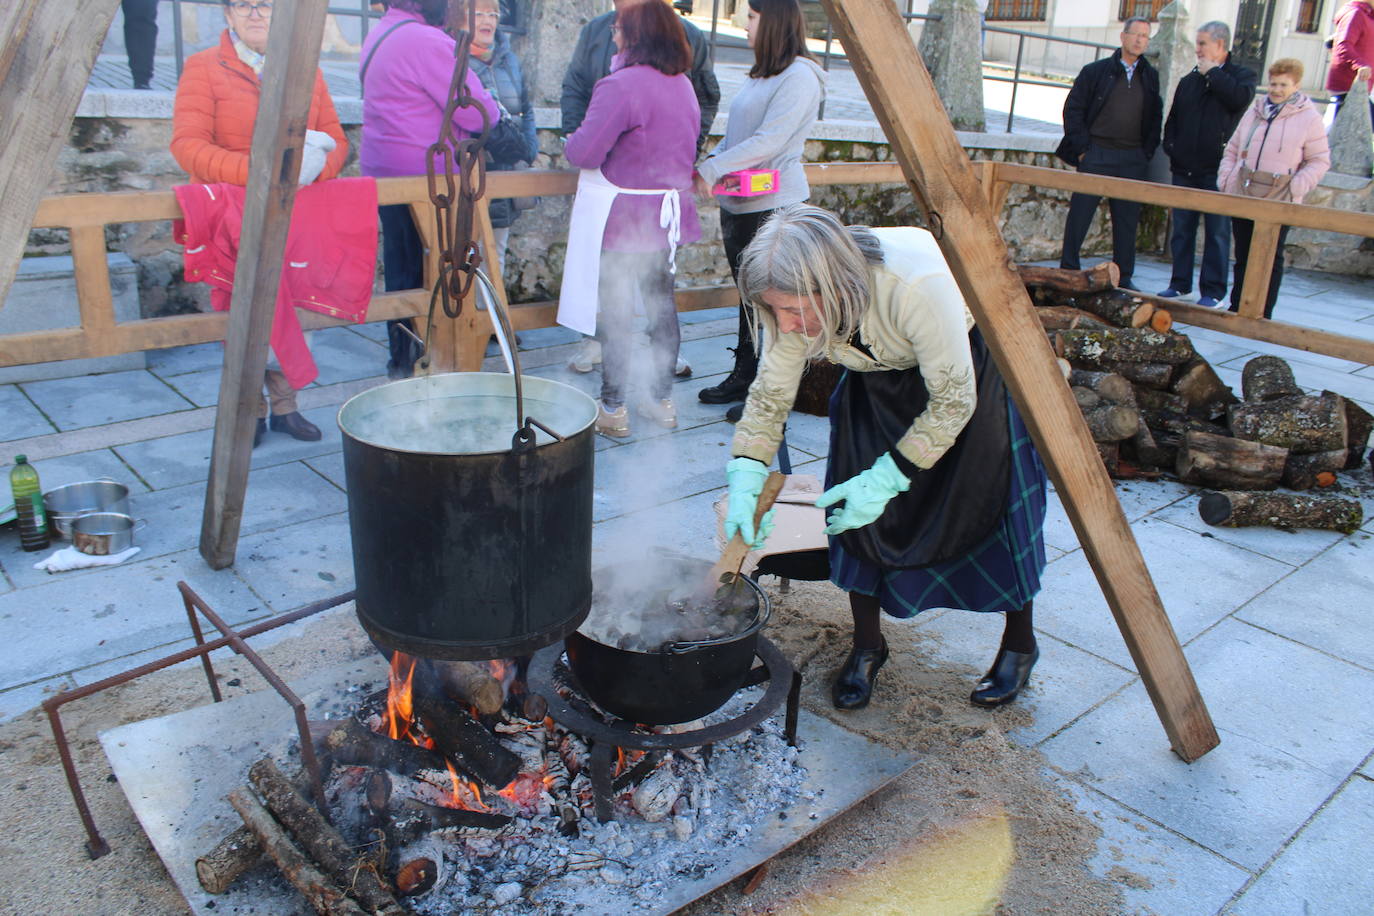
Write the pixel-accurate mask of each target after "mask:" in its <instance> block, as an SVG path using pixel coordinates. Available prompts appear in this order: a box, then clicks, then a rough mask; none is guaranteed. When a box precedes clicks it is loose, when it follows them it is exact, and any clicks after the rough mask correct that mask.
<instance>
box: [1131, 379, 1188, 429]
mask: <svg viewBox="0 0 1374 916" xmlns="http://www.w3.org/2000/svg"><path fill="white" fill-rule="evenodd" d="M1134 387H1135V406H1136V408H1137V409H1139V410H1140V411H1142V412H1145V413H1146V414H1147V419H1148V413H1149V412H1151V411H1159V412H1167V413H1170V414H1179V415H1182V414H1185V413H1187V412H1188V402H1187V401H1185V400H1183V397H1182V396H1181V395H1177V394H1174V393H1173V392H1172V391H1164V390H1161V389H1159V388H1152V387H1150V386H1148V385H1135V386H1134ZM1150 425H1151V426H1153V425H1154V424H1153V423H1151V424H1150Z"/></svg>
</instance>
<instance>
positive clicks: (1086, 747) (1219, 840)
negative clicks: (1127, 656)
mask: <svg viewBox="0 0 1374 916" xmlns="http://www.w3.org/2000/svg"><path fill="white" fill-rule="evenodd" d="M1186 654H1187V658H1188V662H1189V664H1190V665H1191V666H1192V670H1193V674H1194V675H1195V677H1196V678H1197V683H1198V687H1199V689H1200V690H1201V692H1202V696H1203V698H1204V700H1206V702H1207V704H1208V709H1209V710H1210V712H1211V715H1212V718H1213V721H1214V722H1215V723H1216V726H1217V730H1218V733H1219V734H1220V736H1221V744H1220V745H1219V746H1218V747H1216V748H1215V749H1213V750H1212V751H1211V752H1210V753H1208V754H1207V755H1205V756H1203V757H1202V758H1200V759H1199V760H1197V761H1194V762H1193V763H1192V764H1185V763H1183V762H1182V761H1180V760H1179V759H1178V758H1177V757H1176V756H1174V754H1173V752H1172V751H1170V750H1169V749H1168V741H1167V739H1166V738H1165V735H1164V732H1163V729H1162V728H1161V727H1160V726H1159V725H1158V723H1157V717H1156V715H1155V713H1154V710H1153V707H1152V706H1151V705H1150V702H1149V699H1148V697H1147V695H1146V693H1145V688H1144V687H1143V686H1142V685H1140V684H1134V685H1132V686H1130V687H1127V688H1126V689H1125V690H1124V691H1122V692H1121V693H1120V694H1118V695H1117V696H1115V697H1113V698H1112V699H1111V700H1108V701H1107V702H1106V703H1104V704H1103V705H1102V706H1100V707H1098V708H1097V709H1095V710H1093V711H1092V712H1090V713H1089V714H1088V715H1086V716H1084V717H1083V718H1082V719H1080V720H1078V721H1077V722H1075V723H1074V724H1073V725H1071V726H1069V728H1067V729H1065V730H1064V731H1063V732H1061V733H1060V734H1058V735H1056V736H1055V737H1053V738H1051V739H1050V740H1049V741H1047V742H1045V743H1044V744H1043V745H1041V749H1042V751H1043V752H1044V754H1045V756H1046V758H1047V759H1048V760H1049V762H1050V764H1051V765H1053V766H1055V767H1057V768H1058V769H1060V770H1061V771H1064V772H1067V773H1070V774H1072V775H1073V776H1074V778H1076V779H1079V780H1081V781H1082V782H1084V783H1087V784H1088V785H1091V786H1093V787H1094V788H1096V789H1098V790H1099V791H1101V792H1103V793H1105V794H1106V795H1108V796H1110V797H1111V798H1113V799H1115V800H1116V801H1118V802H1120V803H1121V804H1123V805H1125V806H1127V807H1129V808H1131V809H1133V810H1135V811H1138V812H1140V813H1141V814H1142V815H1144V816H1145V817H1147V818H1149V819H1151V820H1153V821H1155V822H1157V823H1160V824H1162V825H1164V826H1165V827H1167V828H1169V829H1170V830H1174V831H1177V832H1178V833H1180V834H1182V835H1184V836H1186V837H1188V838H1189V839H1191V840H1193V841H1195V842H1197V843H1200V844H1202V845H1203V846H1205V847H1207V848H1208V849H1210V850H1212V851H1213V852H1216V853H1218V854H1219V855H1222V856H1225V857H1226V858H1228V859H1230V860H1231V861H1233V862H1235V863H1237V864H1239V865H1240V866H1241V867H1243V868H1247V869H1251V870H1255V869H1258V868H1260V867H1261V866H1262V865H1263V864H1264V863H1265V862H1267V861H1268V860H1269V859H1270V857H1272V856H1273V855H1274V854H1275V853H1276V852H1278V851H1279V849H1280V847H1281V846H1282V844H1283V843H1284V841H1285V840H1286V839H1287V838H1288V837H1289V836H1291V835H1292V834H1293V832H1294V831H1296V830H1297V829H1298V828H1299V827H1301V826H1302V824H1303V823H1304V822H1306V820H1307V819H1308V817H1309V816H1310V815H1311V813H1312V812H1313V811H1314V810H1315V809H1316V808H1317V807H1318V806H1319V805H1321V804H1322V802H1323V801H1324V800H1325V799H1326V798H1327V797H1328V796H1329V795H1330V794H1331V793H1332V792H1334V791H1335V790H1336V788H1337V787H1338V786H1340V785H1341V783H1342V782H1343V781H1344V780H1345V779H1346V778H1347V777H1348V776H1349V775H1350V772H1351V771H1352V770H1353V769H1354V768H1355V767H1356V766H1358V765H1359V764H1360V763H1361V762H1362V761H1363V760H1364V758H1365V756H1366V755H1367V754H1368V753H1369V749H1370V747H1371V746H1374V720H1371V719H1370V717H1369V716H1368V715H1367V714H1366V710H1365V709H1364V708H1363V706H1362V705H1361V704H1349V703H1340V702H1333V701H1332V686H1333V685H1337V684H1338V685H1340V687H1341V690H1342V692H1343V693H1345V694H1346V695H1350V696H1362V695H1364V694H1366V693H1367V692H1368V691H1370V690H1371V689H1374V673H1371V672H1368V671H1362V670H1360V669H1358V668H1356V667H1354V666H1353V665H1349V664H1347V663H1345V662H1341V661H1337V660H1336V659H1333V658H1330V657H1329V656H1326V655H1323V654H1322V653H1320V652H1317V651H1316V650H1314V649H1309V648H1306V647H1305V646H1299V645H1297V644H1296V643H1293V642H1290V641H1289V640H1286V639H1283V638H1281V637H1278V636H1274V635H1273V634H1270V633H1265V632H1263V631H1261V630H1257V629H1255V628H1254V627H1251V626H1249V625H1247V624H1244V623H1241V622H1238V621H1234V620H1228V621H1225V622H1223V623H1222V624H1220V625H1218V626H1217V627H1216V628H1214V629H1213V630H1212V631H1211V632H1209V633H1207V634H1206V635H1205V636H1203V637H1202V638H1200V639H1198V640H1197V642H1195V643H1194V644H1192V645H1190V646H1189V647H1188V648H1187V651H1186ZM1127 748H1129V750H1127Z"/></svg>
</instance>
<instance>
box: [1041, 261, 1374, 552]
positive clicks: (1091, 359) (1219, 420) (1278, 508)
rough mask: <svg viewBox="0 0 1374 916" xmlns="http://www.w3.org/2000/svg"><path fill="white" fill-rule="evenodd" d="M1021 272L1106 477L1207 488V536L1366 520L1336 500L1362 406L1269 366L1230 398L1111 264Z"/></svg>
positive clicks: (1363, 433)
mask: <svg viewBox="0 0 1374 916" xmlns="http://www.w3.org/2000/svg"><path fill="white" fill-rule="evenodd" d="M1019 271H1020V274H1021V278H1022V280H1023V282H1025V284H1026V288H1027V290H1028V292H1029V293H1030V295H1031V300H1032V301H1033V302H1034V303H1035V305H1036V306H1037V308H1036V313H1037V315H1038V316H1039V318H1040V321H1041V324H1042V325H1044V328H1045V332H1046V333H1047V334H1048V335H1049V339H1050V343H1051V345H1052V346H1053V348H1054V351H1055V353H1056V354H1057V355H1058V356H1059V358H1060V362H1061V369H1062V371H1063V372H1064V376H1065V379H1066V380H1067V381H1068V383H1069V385H1070V386H1071V387H1072V389H1073V394H1074V398H1075V400H1076V401H1077V402H1078V406H1079V408H1080V409H1081V410H1082V411H1083V418H1084V420H1085V421H1086V423H1087V425H1088V429H1089V431H1090V432H1091V433H1092V436H1093V439H1094V441H1095V442H1096V443H1097V448H1098V452H1099V453H1100V454H1101V456H1102V461H1103V464H1104V465H1105V466H1106V468H1107V472H1108V473H1109V474H1110V475H1111V476H1112V477H1114V478H1117V479H1125V480H1131V479H1158V478H1160V477H1166V476H1167V477H1173V478H1175V479H1177V480H1179V481H1181V482H1183V483H1187V484H1194V485H1197V486H1201V487H1206V488H1209V491H1210V492H1207V493H1206V494H1204V496H1203V498H1202V502H1201V504H1200V507H1199V509H1200V512H1201V515H1202V518H1203V520H1204V521H1206V522H1207V523H1208V524H1212V525H1226V526H1232V527H1238V526H1247V525H1272V526H1274V527H1279V528H1325V529H1331V530H1336V531H1342V532H1345V533H1350V532H1352V531H1354V530H1355V529H1356V528H1358V527H1359V526H1360V524H1361V523H1362V522H1363V511H1362V507H1361V504H1360V502H1359V501H1358V500H1356V499H1351V498H1347V497H1345V496H1340V495H1335V494H1336V493H1337V492H1338V491H1339V490H1340V489H1341V487H1340V485H1339V478H1338V477H1337V473H1338V472H1339V471H1343V470H1353V469H1355V468H1357V467H1359V466H1360V464H1361V463H1362V462H1363V460H1364V455H1365V449H1366V445H1367V443H1368V440H1369V434H1370V431H1371V428H1374V417H1371V416H1370V414H1369V413H1368V412H1367V411H1365V410H1364V409H1363V408H1361V407H1360V406H1359V405H1358V404H1356V403H1354V402H1353V401H1350V400H1348V399H1346V398H1343V397H1341V396H1340V395H1339V394H1337V393H1335V392H1332V391H1323V392H1322V393H1321V394H1320V395H1308V394H1306V393H1305V392H1303V390H1302V389H1300V388H1299V387H1298V386H1297V385H1296V384H1295V383H1294V381H1293V371H1292V369H1291V368H1290V367H1289V366H1288V364H1287V363H1286V362H1284V361H1283V360H1282V359H1280V358H1278V357H1276V356H1259V357H1256V358H1254V359H1252V360H1250V361H1249V362H1248V363H1247V364H1246V365H1245V368H1244V372H1243V375H1242V390H1241V395H1240V397H1237V396H1236V394H1235V392H1233V391H1232V390H1231V388H1230V387H1229V386H1227V385H1226V384H1225V383H1223V382H1222V381H1221V379H1220V378H1219V377H1218V376H1217V373H1216V372H1215V371H1214V370H1213V369H1212V367H1211V365H1210V364H1209V363H1208V362H1207V360H1206V359H1204V358H1203V357H1202V356H1201V355H1199V354H1198V352H1197V350H1196V349H1194V347H1193V344H1192V342H1191V341H1190V340H1189V339H1188V336H1187V335H1186V334H1181V333H1177V332H1175V331H1173V330H1172V327H1173V319H1172V317H1171V316H1170V315H1169V313H1168V311H1167V310H1166V309H1162V308H1158V307H1156V306H1155V305H1154V304H1153V303H1151V302H1150V301H1149V300H1147V299H1145V298H1143V297H1141V296H1139V295H1136V294H1133V293H1132V292H1130V291H1128V290H1122V289H1117V288H1116V281H1117V279H1118V278H1119V275H1118V272H1117V268H1116V265H1115V264H1112V263H1110V262H1106V263H1103V264H1099V265H1098V266H1096V267H1094V268H1092V269H1090V270H1083V271H1069V270H1059V269H1056V268H1046V267H1024V266H1023V267H1021V268H1019ZM1280 486H1282V487H1284V488H1285V489H1284V490H1280V489H1279V487H1280Z"/></svg>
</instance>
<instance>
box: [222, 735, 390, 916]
mask: <svg viewBox="0 0 1374 916" xmlns="http://www.w3.org/2000/svg"><path fill="white" fill-rule="evenodd" d="M248 781H249V782H251V783H252V784H253V787H254V788H255V789H257V790H258V795H260V796H261V797H262V800H263V802H264V803H266V805H267V809H268V810H269V811H271V812H272V816H273V817H275V818H276V819H277V821H278V822H280V823H281V824H282V825H284V826H285V827H286V829H287V830H289V831H290V832H291V835H292V836H293V837H294V838H295V840H296V842H297V843H298V844H299V845H300V847H301V848H302V849H303V850H305V852H306V853H308V854H309V856H310V857H311V858H312V859H313V860H314V861H315V864H317V865H319V866H321V867H322V868H323V869H324V870H325V872H326V873H327V874H328V875H329V877H330V878H331V879H333V881H334V883H335V884H337V885H338V886H339V887H346V888H348V889H349V892H350V893H352V894H353V896H354V897H356V898H358V901H359V902H360V903H362V905H363V906H365V907H367V908H368V909H369V910H370V911H371V912H373V913H374V914H377V916H405V910H403V909H401V907H400V905H399V904H398V903H397V902H396V898H395V897H393V896H392V894H391V891H390V890H389V889H388V888H387V887H386V886H385V884H383V882H382V880H381V878H380V876H379V875H378V867H377V863H376V862H374V861H371V860H369V859H368V858H367V857H365V856H361V857H360V856H358V855H357V854H356V853H354V851H353V849H352V848H350V847H349V845H348V843H347V842H346V841H345V840H344V838H343V836H341V835H340V834H339V831H338V830H336V829H335V828H334V825H333V824H331V823H329V821H327V820H325V819H324V816H323V815H322V814H320V812H319V810H318V809H316V808H315V806H314V805H312V804H311V803H310V802H308V801H306V799H305V797H304V796H303V795H301V794H300V793H299V792H297V791H296V787H295V786H293V785H291V783H290V782H289V781H288V780H287V778H286V777H285V776H284V775H282V772H281V770H279V769H277V765H276V764H275V763H273V762H272V759H271V758H270V757H264V758H263V759H261V760H259V761H258V762H257V763H255V764H253V765H252V766H251V767H249V768H248Z"/></svg>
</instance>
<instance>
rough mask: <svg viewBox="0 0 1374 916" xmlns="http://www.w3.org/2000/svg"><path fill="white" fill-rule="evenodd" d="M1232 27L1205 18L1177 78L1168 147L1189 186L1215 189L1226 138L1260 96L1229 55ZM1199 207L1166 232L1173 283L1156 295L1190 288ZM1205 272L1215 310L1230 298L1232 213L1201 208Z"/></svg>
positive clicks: (1179, 178) (1203, 283)
mask: <svg viewBox="0 0 1374 916" xmlns="http://www.w3.org/2000/svg"><path fill="white" fill-rule="evenodd" d="M1230 44H1231V29H1230V28H1229V27H1228V26H1227V25H1226V23H1224V22H1208V23H1206V24H1205V25H1203V26H1202V27H1201V28H1199V29H1198V32H1197V66H1196V67H1194V68H1193V70H1192V72H1191V73H1189V74H1188V75H1187V76H1185V77H1184V78H1183V79H1181V80H1179V82H1178V88H1177V89H1175V90H1174V104H1173V105H1172V106H1171V107H1170V108H1169V119H1168V120H1167V121H1165V122H1164V152H1166V153H1168V154H1169V163H1170V166H1171V167H1172V169H1173V173H1174V184H1175V185H1178V186H1180V187H1184V188H1201V189H1202V190H1204V191H1215V190H1216V189H1217V168H1218V167H1219V166H1220V165H1221V154H1222V152H1223V151H1225V149H1226V141H1227V140H1229V139H1231V134H1232V132H1233V131H1235V129H1236V125H1237V124H1238V123H1240V118H1241V115H1243V114H1245V108H1246V106H1247V105H1249V104H1250V103H1251V102H1252V101H1253V100H1254V98H1255V84H1256V82H1257V81H1258V78H1257V77H1256V76H1255V72H1254V71H1253V70H1250V69H1248V68H1246V67H1242V66H1240V65H1239V64H1237V63H1234V62H1233V61H1232V60H1231V56H1230V55H1229V54H1228V53H1227V50H1226V49H1227V48H1228V47H1229V46H1230ZM1198 216H1199V214H1198V212H1197V211H1196V210H1175V211H1174V228H1173V233H1172V234H1171V235H1170V237H1169V249H1170V252H1171V253H1172V254H1173V259H1174V273H1173V276H1172V277H1171V278H1170V279H1169V288H1168V289H1166V290H1162V291H1160V293H1159V295H1161V296H1164V297H1165V298H1168V299H1177V298H1179V297H1180V296H1186V295H1188V294H1189V293H1191V292H1192V291H1193V253H1194V250H1195V249H1196V247H1197V224H1198ZM1202 222H1203V226H1204V229H1203V241H1202V271H1201V274H1200V275H1199V277H1198V292H1199V293H1201V297H1200V298H1199V299H1198V301H1197V302H1198V305H1205V306H1207V307H1209V308H1217V307H1219V306H1221V305H1222V302H1221V300H1222V299H1224V298H1226V267H1227V264H1228V263H1229V262H1230V260H1231V219H1230V217H1227V216H1222V215H1221V214H1219V213H1206V214H1202Z"/></svg>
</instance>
